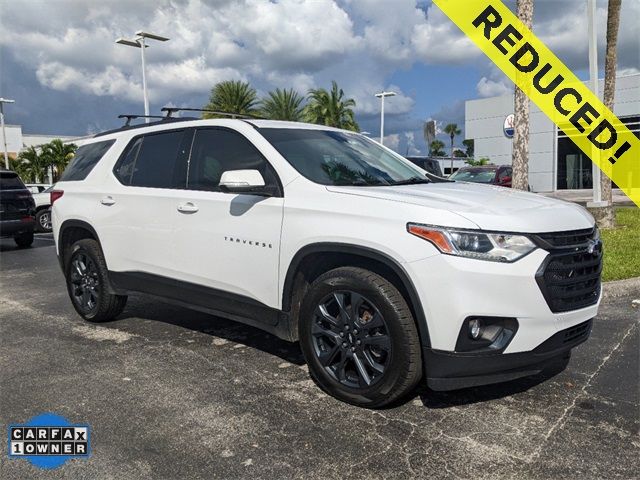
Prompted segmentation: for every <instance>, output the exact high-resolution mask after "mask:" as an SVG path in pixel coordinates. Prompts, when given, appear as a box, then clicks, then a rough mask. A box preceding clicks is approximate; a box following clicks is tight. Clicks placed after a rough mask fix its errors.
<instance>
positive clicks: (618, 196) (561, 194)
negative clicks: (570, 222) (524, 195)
mask: <svg viewBox="0 0 640 480" xmlns="http://www.w3.org/2000/svg"><path fill="white" fill-rule="evenodd" d="M539 193H540V195H544V196H546V197H553V198H559V199H561V200H567V201H569V202H574V203H579V204H580V205H583V206H584V205H586V204H587V202H590V201H591V200H592V199H593V191H592V190H557V191H555V192H539ZM613 204H614V205H615V206H617V207H633V206H634V205H635V204H634V203H633V202H632V201H631V200H630V199H629V197H627V196H626V195H625V194H624V192H623V191H622V190H620V189H619V188H614V189H613Z"/></svg>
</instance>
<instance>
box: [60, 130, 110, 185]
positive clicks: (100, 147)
mask: <svg viewBox="0 0 640 480" xmlns="http://www.w3.org/2000/svg"><path fill="white" fill-rule="evenodd" d="M114 142H115V140H108V141H105V142H95V143H90V144H88V145H82V146H81V147H80V148H78V150H76V154H75V155H74V157H73V160H71V163H70V164H69V165H68V166H67V168H66V169H65V170H64V173H63V174H62V177H60V181H61V182H70V181H74V180H84V179H85V178H87V175H89V172H91V170H93V167H95V166H96V164H97V163H98V162H99V161H100V159H101V158H102V157H103V156H104V154H105V153H107V150H109V148H110V147H111V145H113V144H114Z"/></svg>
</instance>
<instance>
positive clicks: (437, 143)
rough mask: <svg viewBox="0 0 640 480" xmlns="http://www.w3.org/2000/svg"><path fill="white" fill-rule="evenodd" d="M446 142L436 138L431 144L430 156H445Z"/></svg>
mask: <svg viewBox="0 0 640 480" xmlns="http://www.w3.org/2000/svg"><path fill="white" fill-rule="evenodd" d="M445 155H446V154H445V153H444V142H443V141H441V140H434V141H433V142H431V145H429V156H431V157H444V156H445Z"/></svg>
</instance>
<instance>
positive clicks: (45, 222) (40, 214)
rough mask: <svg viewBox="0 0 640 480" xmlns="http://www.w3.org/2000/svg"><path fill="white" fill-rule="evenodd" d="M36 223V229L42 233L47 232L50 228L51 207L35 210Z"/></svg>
mask: <svg viewBox="0 0 640 480" xmlns="http://www.w3.org/2000/svg"><path fill="white" fill-rule="evenodd" d="M36 225H37V226H38V231H39V232H43V233H49V232H50V231H51V230H52V228H51V209H49V208H44V209H42V210H38V211H37V212H36Z"/></svg>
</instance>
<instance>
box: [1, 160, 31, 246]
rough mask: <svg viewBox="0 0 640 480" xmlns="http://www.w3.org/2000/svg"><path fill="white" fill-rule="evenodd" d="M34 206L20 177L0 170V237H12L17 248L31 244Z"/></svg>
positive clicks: (29, 193) (8, 171)
mask: <svg viewBox="0 0 640 480" xmlns="http://www.w3.org/2000/svg"><path fill="white" fill-rule="evenodd" d="M35 208H36V204H35V202H34V201H33V196H32V195H31V192H30V191H29V190H27V187H25V186H24V183H22V180H20V177H19V176H18V175H17V174H16V173H15V172H12V171H10V170H4V169H2V170H0V237H2V238H6V237H13V239H14V240H15V242H16V244H17V245H18V246H19V247H29V246H31V244H32V243H33V229H34V226H35V220H34V218H33V215H34V213H35Z"/></svg>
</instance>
